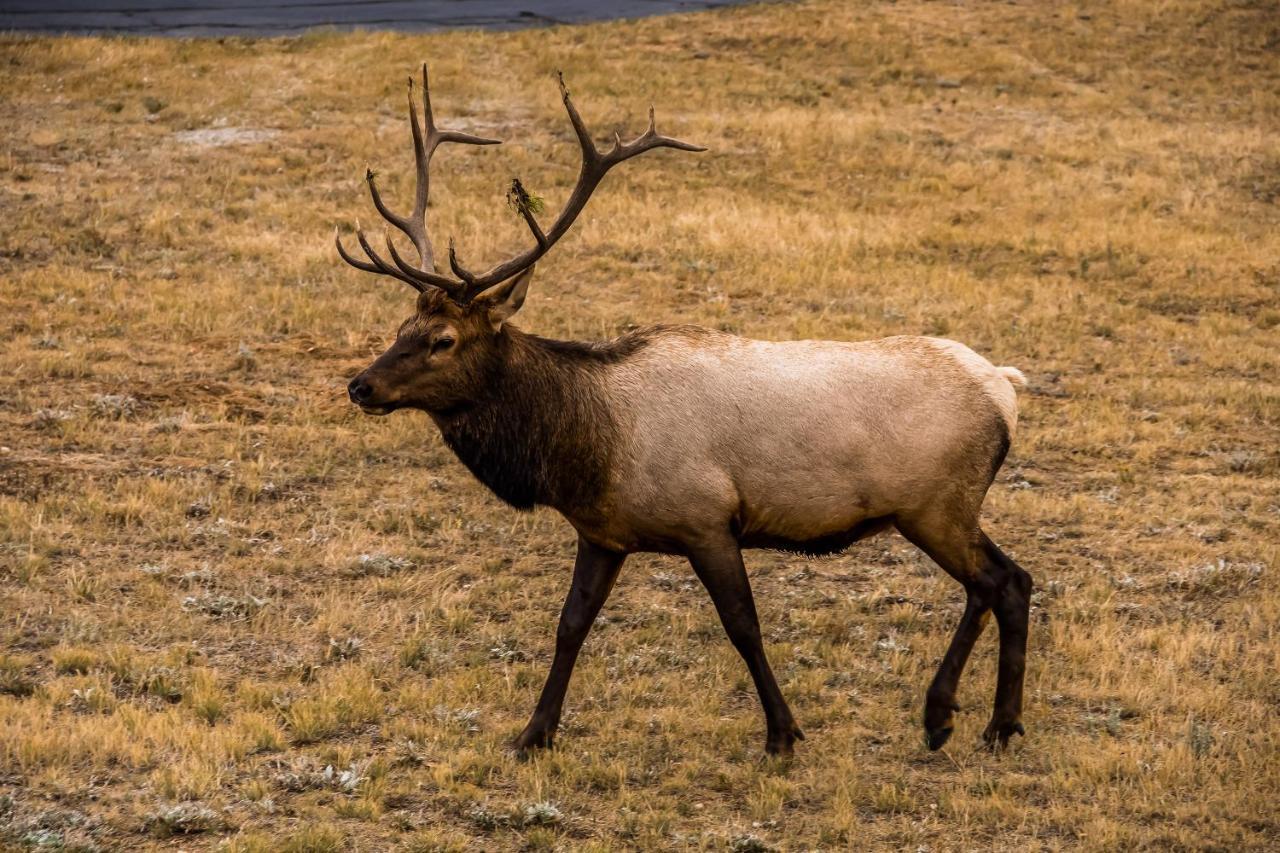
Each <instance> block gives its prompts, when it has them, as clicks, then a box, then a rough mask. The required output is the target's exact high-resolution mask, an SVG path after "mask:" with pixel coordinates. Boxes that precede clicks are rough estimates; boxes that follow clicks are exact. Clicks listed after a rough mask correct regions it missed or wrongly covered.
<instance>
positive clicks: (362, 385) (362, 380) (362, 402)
mask: <svg viewBox="0 0 1280 853" xmlns="http://www.w3.org/2000/svg"><path fill="white" fill-rule="evenodd" d="M374 395H375V392H374V387H373V384H372V383H371V382H369V380H368V378H367V375H366V374H365V373H361V374H360V375H359V376H357V377H356V378H355V379H352V380H351V382H350V383H349V384H348V385H347V396H348V397H350V398H351V402H353V403H355V404H356V405H357V406H359V407H360V411H362V412H364V413H365V414H369V415H386V414H390V412H391V410H392V407H391V406H385V405H380V404H378V403H377V402H375V401H374Z"/></svg>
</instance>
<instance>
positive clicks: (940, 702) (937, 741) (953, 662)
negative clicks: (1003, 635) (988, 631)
mask: <svg viewBox="0 0 1280 853" xmlns="http://www.w3.org/2000/svg"><path fill="white" fill-rule="evenodd" d="M990 615H991V608H990V605H988V604H987V603H986V602H985V601H984V600H983V596H982V595H980V594H976V593H975V592H974V591H972V590H970V591H969V594H968V600H967V601H966V602H965V608H964V615H963V616H961V617H960V624H959V625H957V626H956V633H955V636H953V637H952V638H951V645H950V646H949V647H948V648H947V653H946V655H945V656H944V657H943V658H942V663H941V664H939V666H938V672H937V674H936V675H935V676H934V677H933V683H932V684H930V685H929V691H928V692H927V693H926V694H925V703H924V731H925V737H926V739H927V741H928V744H929V749H941V748H942V746H943V744H945V743H946V742H947V739H948V738H950V737H951V732H952V731H954V729H955V726H954V723H953V721H952V720H953V714H954V713H955V712H956V711H959V710H960V706H959V705H957V704H956V688H957V686H958V685H959V683H960V675H961V673H963V672H964V665H965V664H966V663H967V662H968V661H969V653H970V652H971V651H973V645H974V643H976V642H977V641H978V637H980V636H981V635H982V629H983V628H985V627H986V625H987V619H988V618H989V617H990Z"/></svg>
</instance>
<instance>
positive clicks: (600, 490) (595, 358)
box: [431, 325, 634, 513]
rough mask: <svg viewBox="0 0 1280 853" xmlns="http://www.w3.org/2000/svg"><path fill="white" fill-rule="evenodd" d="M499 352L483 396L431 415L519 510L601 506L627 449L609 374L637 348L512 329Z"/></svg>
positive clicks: (470, 464) (460, 453)
mask: <svg viewBox="0 0 1280 853" xmlns="http://www.w3.org/2000/svg"><path fill="white" fill-rule="evenodd" d="M498 348H499V353H498V357H497V358H496V359H495V360H494V364H493V367H492V368H491V370H490V372H489V374H488V375H487V376H486V377H485V380H484V381H483V382H482V383H481V385H482V388H481V390H480V393H479V394H478V395H477V397H476V398H475V399H474V400H473V402H471V403H470V404H468V405H467V406H464V407H460V408H459V409H456V410H453V411H450V412H433V413H431V417H432V419H433V420H434V421H435V422H436V424H437V426H439V428H440V432H441V434H442V436H443V437H444V440H445V443H446V444H447V445H448V446H449V448H450V449H451V450H453V452H454V453H455V454H456V455H457V457H458V459H459V460H461V461H462V463H463V464H464V465H466V466H467V468H468V469H470V471H471V473H472V474H474V475H475V477H476V478H477V479H478V480H480V482H482V483H484V485H485V486H487V487H488V488H489V489H490V490H491V491H492V492H493V493H494V494H496V495H497V496H498V497H499V498H501V499H502V500H504V501H506V502H507V503H509V504H511V505H512V506H514V507H516V508H518V509H532V508H533V507H534V506H535V505H544V506H551V507H554V508H555V509H558V510H560V511H562V512H567V513H571V512H574V511H575V510H577V511H583V510H587V511H589V510H591V509H594V508H596V507H597V506H598V504H599V502H600V501H601V499H602V498H603V496H604V493H605V491H606V489H607V487H608V484H609V476H610V463H611V461H612V456H613V452H614V449H615V448H616V447H617V445H618V427H617V423H616V421H615V419H614V417H613V413H612V412H611V411H610V408H609V405H608V402H607V399H606V397H605V395H604V393H603V380H604V375H603V374H604V371H605V369H606V368H607V366H608V364H609V363H611V362H613V361H617V360H618V359H620V358H623V357H625V356H626V355H627V354H628V353H629V352H630V351H632V350H633V349H634V346H632V345H628V343H627V342H626V341H625V339H624V340H622V341H615V342H611V343H605V344H595V343H591V344H588V343H577V342H571V341H553V340H548V339H546V338H540V337H537V336H535V335H530V334H526V333H524V332H521V331H520V330H519V329H516V328H514V327H512V326H510V325H507V326H505V327H504V328H503V331H502V333H501V334H500V335H499V336H498Z"/></svg>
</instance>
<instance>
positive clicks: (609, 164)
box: [335, 65, 707, 304]
mask: <svg viewBox="0 0 1280 853" xmlns="http://www.w3.org/2000/svg"><path fill="white" fill-rule="evenodd" d="M557 77H558V79H559V83H560V96H561V98H562V99H563V100H564V107H565V110H566V112H568V113H569V121H570V122H571V123H572V124H573V130H574V133H575V134H576V135H577V137H578V144H579V145H580V146H581V148H582V166H581V168H580V169H579V170H578V181H577V183H576V185H575V186H574V188H573V192H572V193H571V194H570V196H569V200H568V201H567V202H565V206H564V209H563V210H561V211H560V215H559V216H557V217H556V220H555V222H554V223H552V225H551V227H550V228H549V229H547V230H546V231H544V230H543V229H542V227H541V226H540V225H539V224H538V220H537V219H536V218H535V217H534V213H535V210H534V205H533V203H532V199H531V197H530V196H529V194H528V193H527V192H526V191H525V189H524V187H523V185H521V183H520V180H519V178H516V179H514V180H513V181H512V182H511V190H510V192H509V193H508V198H509V199H510V200H511V203H512V205H513V206H514V207H515V208H516V211H517V212H518V213H519V214H520V216H521V218H523V219H524V221H525V224H526V225H528V227H529V231H530V233H531V234H532V235H533V239H534V242H535V245H534V246H532V247H530V248H529V249H527V250H526V251H524V252H521V253H520V254H519V255H516V256H515V257H513V258H510V259H509V260H506V261H503V262H502V263H500V264H497V265H496V266H494V267H493V268H491V269H489V270H488V271H486V272H484V273H480V274H479V275H476V274H474V273H472V272H470V271H468V270H467V269H466V268H465V267H463V266H462V263H461V262H460V261H459V260H458V253H457V249H456V247H455V246H454V243H453V240H452V239H451V240H450V241H449V267H450V269H451V270H452V271H453V274H454V275H456V276H457V277H458V278H457V279H456V280H455V279H451V278H449V277H448V276H445V275H442V274H440V273H439V272H437V271H436V270H435V264H434V256H433V255H432V250H431V242H430V240H429V239H428V238H427V233H426V218H425V212H426V199H427V187H428V176H427V166H428V164H429V163H430V160H431V154H432V152H433V151H434V150H435V146H436V145H438V144H439V143H440V142H468V143H471V144H475V145H488V144H492V143H493V142H495V141H496V140H492V139H482V138H480V137H476V136H470V135H468V134H464V133H457V132H455V131H437V130H436V129H435V126H434V124H433V123H432V118H431V102H430V99H429V96H428V95H427V92H426V83H427V70H426V66H425V65H424V66H423V69H422V83H423V103H424V106H425V109H426V115H427V138H426V141H425V144H424V142H423V139H422V135H421V132H420V131H419V130H418V121H417V117H416V114H415V113H414V106H413V98H412V96H411V97H410V99H409V114H410V118H411V120H412V123H413V140H414V145H415V151H416V154H417V161H418V194H417V201H416V203H415V205H414V212H413V215H412V216H411V217H398V216H396V215H395V214H393V213H391V211H389V210H387V208H386V207H385V206H384V205H383V203H382V199H381V198H380V197H379V196H378V190H377V187H376V186H375V185H374V183H373V179H374V175H373V172H369V173H368V174H367V175H366V180H368V182H369V191H370V193H371V194H372V195H373V203H374V206H375V207H377V208H378V212H379V213H381V214H382V215H383V216H384V217H385V218H386V219H388V220H389V221H390V222H391V224H393V225H395V226H396V227H397V228H399V229H400V230H401V231H403V232H404V233H405V234H407V235H408V236H409V238H410V239H412V240H413V241H414V245H416V246H417V247H418V253H419V254H420V255H421V256H422V266H423V268H418V267H414V266H412V265H410V264H408V263H407V262H406V261H405V260H404V259H403V258H401V257H400V255H399V254H398V253H397V252H396V248H395V245H394V244H393V243H392V242H391V238H390V237H388V238H387V249H388V251H389V252H390V253H391V258H392V260H393V261H395V266H394V267H393V266H391V265H390V264H388V263H387V262H386V261H384V260H383V259H382V258H381V257H379V256H378V255H377V253H375V252H374V251H373V249H372V248H371V247H370V246H369V244H368V241H367V240H366V239H365V237H364V233H363V232H362V231H359V230H357V232H356V237H357V239H358V240H359V241H360V245H361V247H362V248H363V249H364V251H365V254H366V255H368V256H369V261H370V262H371V263H365V262H363V261H359V260H356V259H355V258H352V257H351V256H350V255H348V254H347V252H346V250H345V249H343V247H342V243H341V241H338V240H337V236H336V235H335V241H336V242H337V246H338V252H339V254H341V255H342V258H343V260H345V261H346V262H347V263H349V264H351V265H352V266H354V267H356V268H357V269H362V270H365V271H366V272H375V273H383V274H385V275H390V276H393V277H395V278H398V279H400V280H401V281H403V282H406V283H407V284H409V285H411V286H413V287H414V288H416V289H417V290H419V291H421V290H422V289H423V286H424V285H431V286H434V287H439V288H440V289H442V290H444V291H445V292H446V293H448V294H449V296H450V297H451V298H452V299H453V300H454V301H455V302H458V303H461V304H465V303H467V302H470V301H471V300H472V299H474V298H475V297H476V296H477V295H478V294H480V293H481V292H483V291H484V290H486V289H488V288H490V287H492V286H493V285H495V284H499V283H501V282H504V281H506V280H507V279H509V278H511V277H512V276H514V275H516V274H518V273H520V272H523V271H524V270H526V269H528V268H529V267H531V266H532V265H533V264H534V263H536V262H537V261H538V259H539V258H541V257H542V256H543V255H545V254H546V253H547V250H549V249H550V248H551V247H552V246H554V245H555V244H556V242H557V241H559V239H560V238H561V237H563V236H564V234H565V232H566V231H568V230H569V227H570V226H571V225H573V222H574V220H575V219H577V218H578V214H579V213H581V212H582V209H583V208H584V207H585V206H586V204H587V201H588V200H589V199H590V198H591V194H592V193H593V192H595V189H596V187H597V186H599V185H600V182H601V181H602V180H604V176H605V175H606V174H607V173H608V171H609V170H610V169H612V168H613V167H614V166H616V165H618V164H619V163H621V162H623V161H624V160H629V159H631V158H632V157H635V156H637V155H639V154H643V153H644V152H646V151H648V150H650V149H652V148H677V149H679V150H681V151H706V150H707V149H706V148H703V147H702V146H700V145H694V144H692V143H689V142H682V141H681V140H679V139H672V138H671V137H669V136H663V135H661V134H659V133H658V130H657V127H656V125H655V122H654V113H653V107H649V129H648V130H646V131H645V132H644V133H642V134H640V135H639V136H637V137H636V138H635V139H633V140H631V141H630V142H625V143H624V142H623V141H622V138H621V137H620V136H619V135H618V134H617V133H614V135H613V146H612V147H611V148H610V149H609V150H608V151H601V150H600V149H599V148H597V147H596V145H595V143H594V142H592V141H591V132H590V131H589V130H587V126H586V124H585V123H584V122H583V121H582V116H581V115H579V114H578V109H577V107H575V106H574V105H573V100H572V99H571V98H570V97H569V89H568V87H566V86H565V83H564V75H563V74H559V73H557ZM412 86H413V84H412V81H410V90H411V91H412Z"/></svg>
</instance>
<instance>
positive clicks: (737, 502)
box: [571, 327, 1020, 551]
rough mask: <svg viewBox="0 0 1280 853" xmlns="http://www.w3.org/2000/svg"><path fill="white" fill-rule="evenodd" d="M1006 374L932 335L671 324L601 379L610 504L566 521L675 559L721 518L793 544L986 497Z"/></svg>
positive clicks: (746, 533)
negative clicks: (770, 336)
mask: <svg viewBox="0 0 1280 853" xmlns="http://www.w3.org/2000/svg"><path fill="white" fill-rule="evenodd" d="M1010 370H1011V369H1008V368H1005V369H1003V371H1004V372H1002V369H1001V368H996V367H994V366H992V365H991V364H990V362H988V361H987V360H986V359H984V358H982V357H981V356H979V355H977V354H976V353H974V352H973V351H972V350H969V349H968V348H967V347H964V346H963V345H961V344H957V343H955V342H953V341H943V340H939V339H936V338H919V337H895V338H886V339H883V340H877V341H866V342H861V343H837V342H832V341H794V342H767V341H755V340H748V339H744V338H739V337H735V336H733V335H727V334H723V333H719V332H712V331H709V330H704V329H696V328H690V327H676V328H670V329H665V330H663V333H662V334H659V335H655V338H654V339H653V340H652V341H651V343H650V344H649V346H647V347H645V348H643V349H641V350H639V351H638V352H636V353H635V354H634V355H633V356H631V357H629V358H627V359H625V360H622V361H619V362H618V363H616V364H613V365H610V366H609V367H608V368H607V370H606V371H604V372H603V373H602V374H600V375H599V377H598V381H599V382H600V384H601V388H602V391H603V394H604V396H605V397H606V399H607V400H608V401H609V405H610V408H611V410H612V411H613V413H614V417H615V418H616V419H617V420H618V421H619V427H620V431H621V436H620V442H619V447H618V448H617V452H616V454H617V458H616V461H615V465H614V472H613V475H614V476H613V482H612V483H611V486H612V487H611V488H610V489H609V490H608V493H607V495H606V498H605V503H606V506H607V510H608V511H607V513H606V517H605V518H604V519H602V520H601V521H599V522H596V521H594V519H593V518H590V517H588V518H583V519H574V518H572V517H571V521H574V523H575V526H578V527H579V530H580V532H582V533H583V534H584V535H586V536H588V537H590V538H592V539H593V540H596V541H597V542H598V544H601V545H604V546H606V547H612V548H616V549H618V550H635V549H638V548H645V547H647V548H654V547H657V548H659V549H661V550H676V551H682V550H684V549H683V548H682V547H680V546H681V545H682V544H684V543H683V540H684V539H686V538H688V537H689V536H691V535H692V536H697V535H699V534H700V532H701V531H705V530H722V529H725V525H726V524H728V525H729V526H730V527H732V529H734V531H735V532H736V533H737V534H738V535H739V536H740V538H743V539H746V540H748V541H750V540H751V538H752V537H753V536H757V538H761V541H768V540H770V539H777V540H786V541H790V542H795V543H803V542H807V541H811V540H815V539H818V538H820V537H824V536H830V535H833V534H838V533H840V532H843V531H848V530H852V529H854V528H855V527H857V525H859V523H861V522H865V521H867V520H871V519H880V518H887V517H890V516H894V515H898V514H912V513H917V512H920V511H922V510H923V509H926V508H927V507H928V506H929V505H930V504H931V503H933V502H935V501H937V500H938V499H939V496H940V495H946V496H948V497H951V496H958V495H960V494H967V496H968V497H970V499H971V500H973V501H975V502H976V504H980V502H981V499H982V495H983V494H985V492H986V488H987V485H988V483H989V478H990V475H991V473H992V454H993V448H995V447H997V446H998V445H999V443H1000V440H1001V436H1000V435H999V433H1000V430H999V428H998V426H997V425H998V424H1004V425H1005V429H1006V430H1007V431H1008V432H1006V433H1005V435H1006V436H1008V434H1009V433H1011V432H1012V428H1013V426H1014V423H1015V421H1016V415H1015V414H1014V412H1015V411H1016V408H1015V406H1016V404H1015V400H1014V390H1013V385H1012V382H1014V381H1018V379H1020V375H1018V374H1016V372H1014V374H1013V376H1011V375H1010V374H1009V372H1008V371H1010ZM976 509H977V506H976V505H975V506H974V511H975V512H976ZM588 516H596V513H594V512H592V513H589V514H588Z"/></svg>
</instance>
